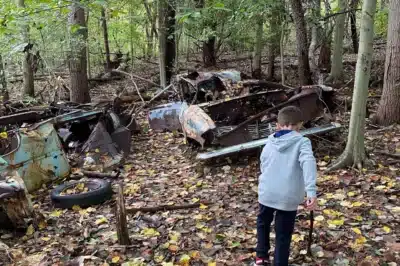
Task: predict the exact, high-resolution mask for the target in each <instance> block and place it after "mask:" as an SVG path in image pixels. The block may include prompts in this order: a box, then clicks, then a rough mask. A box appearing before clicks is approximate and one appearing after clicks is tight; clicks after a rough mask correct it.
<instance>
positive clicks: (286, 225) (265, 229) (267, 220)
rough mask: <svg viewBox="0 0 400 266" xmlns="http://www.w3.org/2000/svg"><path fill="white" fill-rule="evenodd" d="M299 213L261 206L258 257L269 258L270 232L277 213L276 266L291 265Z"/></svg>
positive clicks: (258, 227)
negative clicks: (293, 238)
mask: <svg viewBox="0 0 400 266" xmlns="http://www.w3.org/2000/svg"><path fill="white" fill-rule="evenodd" d="M296 212H297V211H281V210H277V209H274V208H270V207H267V206H264V205H262V204H260V212H259V214H258V217H257V249H256V251H257V257H258V258H268V257H269V256H268V251H269V249H270V243H269V232H270V227H271V223H272V220H273V219H274V213H275V234H276V239H275V254H274V265H275V266H287V265H288V264H289V252H290V242H291V240H292V234H293V230H294V222H295V219H296Z"/></svg>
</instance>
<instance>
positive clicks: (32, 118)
mask: <svg viewBox="0 0 400 266" xmlns="http://www.w3.org/2000/svg"><path fill="white" fill-rule="evenodd" d="M40 118H41V115H40V114H39V113H38V112H35V111H29V112H23V113H17V114H12V115H6V116H2V117H0V125H1V126H5V125H9V124H18V123H24V122H25V123H29V122H33V123H35V122H38V121H39V120H40Z"/></svg>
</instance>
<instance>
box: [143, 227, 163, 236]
mask: <svg viewBox="0 0 400 266" xmlns="http://www.w3.org/2000/svg"><path fill="white" fill-rule="evenodd" d="M141 233H142V235H144V236H150V237H153V236H159V235H160V233H159V232H158V231H157V230H156V229H154V228H144V229H142V232H141Z"/></svg>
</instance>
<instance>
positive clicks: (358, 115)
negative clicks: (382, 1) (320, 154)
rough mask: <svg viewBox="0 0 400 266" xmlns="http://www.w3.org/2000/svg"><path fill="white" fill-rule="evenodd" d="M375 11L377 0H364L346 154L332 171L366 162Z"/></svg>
mask: <svg viewBox="0 0 400 266" xmlns="http://www.w3.org/2000/svg"><path fill="white" fill-rule="evenodd" d="M375 10H376V0H364V1H363V7H362V18H361V30H360V47H359V52H358V59H357V66H356V74H355V79H354V92H353V102H352V107H351V115H350V125H349V134H348V137H347V143H346V148H345V150H344V152H343V154H342V155H341V156H340V157H339V159H338V160H337V161H336V162H335V163H334V164H333V166H332V167H330V169H329V170H335V169H338V168H342V167H345V166H349V165H352V164H353V165H355V166H357V167H358V168H359V169H360V170H361V168H362V165H363V163H364V161H365V147H364V131H365V114H366V106H367V98H368V84H369V79H370V74H371V61H372V52H373V48H372V46H373V39H374V16H375Z"/></svg>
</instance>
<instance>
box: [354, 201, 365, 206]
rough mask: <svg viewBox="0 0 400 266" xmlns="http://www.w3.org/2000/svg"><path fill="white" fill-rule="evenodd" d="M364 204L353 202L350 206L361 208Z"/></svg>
mask: <svg viewBox="0 0 400 266" xmlns="http://www.w3.org/2000/svg"><path fill="white" fill-rule="evenodd" d="M363 204H364V203H362V202H359V201H355V202H353V203H352V204H351V206H352V207H360V206H362V205H363Z"/></svg>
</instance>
